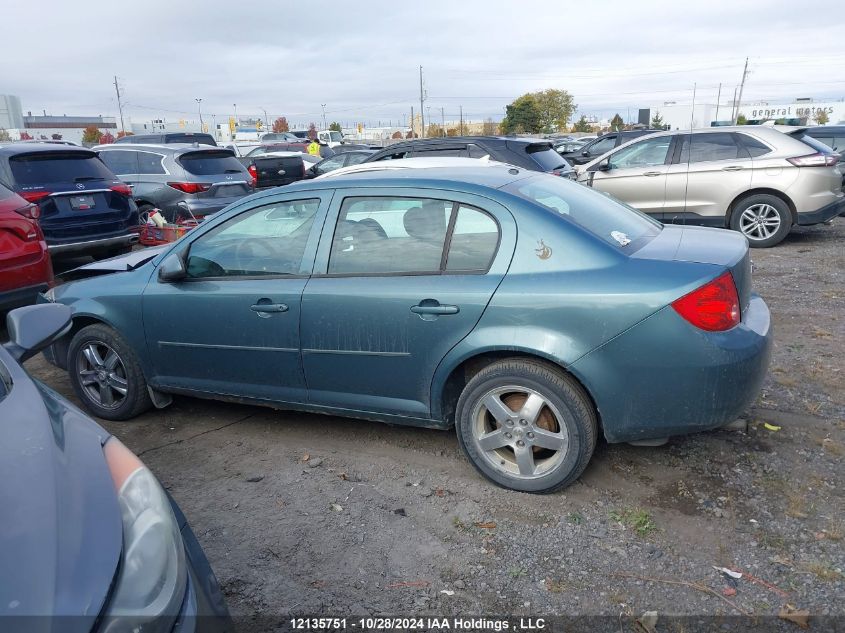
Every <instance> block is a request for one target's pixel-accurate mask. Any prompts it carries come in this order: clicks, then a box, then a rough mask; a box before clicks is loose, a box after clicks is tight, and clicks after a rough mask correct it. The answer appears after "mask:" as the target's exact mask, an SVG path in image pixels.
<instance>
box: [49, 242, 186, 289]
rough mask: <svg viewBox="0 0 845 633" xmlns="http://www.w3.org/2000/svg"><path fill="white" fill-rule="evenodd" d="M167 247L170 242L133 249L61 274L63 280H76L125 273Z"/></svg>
mask: <svg viewBox="0 0 845 633" xmlns="http://www.w3.org/2000/svg"><path fill="white" fill-rule="evenodd" d="M167 248H170V244H164V245H162V246H151V247H149V248H142V249H141V250H137V251H132V252H131V253H127V254H126V255H118V256H117V257H111V258H109V259H102V260H100V261H96V262H92V263H90V264H85V265H84V266H80V267H79V268H74V269H72V270H69V271H67V272H66V273H62V274H61V275H59V276H60V278H61V279H62V281H74V280H76V279H86V278H87V277H97V276H98V275H108V274H111V273H125V272H127V271H129V270H135V269H136V268H138V266H141V265H143V264H146V263H147V262H148V261H150V260H151V259H153V258H154V257H155V256H156V255H158V254H159V253H161V252H163V251H164V250H165V249H167Z"/></svg>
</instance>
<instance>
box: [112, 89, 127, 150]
mask: <svg viewBox="0 0 845 633" xmlns="http://www.w3.org/2000/svg"><path fill="white" fill-rule="evenodd" d="M114 91H115V92H116V93H117V109H118V110H119V111H120V131H121V132H123V135H124V136H126V128H125V127H124V126H123V104H122V103H121V102H120V87H119V86H118V85H117V75H115V76H114Z"/></svg>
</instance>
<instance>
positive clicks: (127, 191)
mask: <svg viewBox="0 0 845 633" xmlns="http://www.w3.org/2000/svg"><path fill="white" fill-rule="evenodd" d="M109 189H111V190H112V191H114V192H116V193H122V194H123V195H124V196H131V195H132V187H130V186H129V185H125V184H123V183H120V184H119V185H113V186H111V187H109Z"/></svg>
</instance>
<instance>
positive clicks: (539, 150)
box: [527, 145, 569, 171]
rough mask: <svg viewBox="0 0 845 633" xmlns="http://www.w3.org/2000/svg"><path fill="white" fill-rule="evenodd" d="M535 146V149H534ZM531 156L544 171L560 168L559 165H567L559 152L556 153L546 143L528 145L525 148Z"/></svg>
mask: <svg viewBox="0 0 845 633" xmlns="http://www.w3.org/2000/svg"><path fill="white" fill-rule="evenodd" d="M535 147H536V149H534V148H535ZM527 151H528V153H529V154H530V155H531V158H533V159H534V161H535V162H536V163H537V164H539V165H540V167H542V168H543V170H544V171H551V170H553V169H560V168H561V167H569V163H567V162H566V161H565V160H563V158H561V156H560V154H558V153H557V152H556V151H555V150H554V149H552V148H551V146H548V145H537V146H532V145H529V146H528V148H527Z"/></svg>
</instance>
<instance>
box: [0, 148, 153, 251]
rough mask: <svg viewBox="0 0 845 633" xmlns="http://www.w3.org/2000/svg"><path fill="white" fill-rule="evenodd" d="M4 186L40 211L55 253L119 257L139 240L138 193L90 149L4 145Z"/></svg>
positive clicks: (0, 154) (0, 155) (0, 163)
mask: <svg viewBox="0 0 845 633" xmlns="http://www.w3.org/2000/svg"><path fill="white" fill-rule="evenodd" d="M0 183H2V184H4V185H6V187H8V188H9V189H11V190H12V191H14V192H15V193H17V194H18V195H20V196H21V197H22V198H24V199H26V200H27V201H28V202H32V203H35V204H37V205H38V206H39V207H40V209H41V217H40V219H39V224H40V225H41V230H42V231H43V232H44V238H45V240H46V241H47V247H48V248H49V250H50V254H51V255H66V254H72V255H76V254H85V255H94V256H102V255H106V256H109V255H117V254H120V253H124V252H128V251H129V250H131V249H132V244H133V243H134V242H137V241H138V235H137V233H135V232H133V229H135V228H136V227H137V226H138V224H139V220H138V207H137V206H136V204H135V202H134V201H133V200H132V189H131V188H130V187H129V185H127V184H126V183H124V182H121V181H120V180H119V179H118V178H117V176H115V175H114V173H112V171H111V170H110V169H109V168H108V167H106V166H105V165H104V164H103V162H102V161H101V160H100V159H99V158H98V156H97V154H96V152H93V151H91V150H89V149H85V148H82V147H69V146H65V145H54V144H49V143H41V144H39V143H33V144H32V145H29V144H25V143H21V144H14V145H2V146H0Z"/></svg>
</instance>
